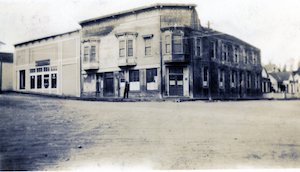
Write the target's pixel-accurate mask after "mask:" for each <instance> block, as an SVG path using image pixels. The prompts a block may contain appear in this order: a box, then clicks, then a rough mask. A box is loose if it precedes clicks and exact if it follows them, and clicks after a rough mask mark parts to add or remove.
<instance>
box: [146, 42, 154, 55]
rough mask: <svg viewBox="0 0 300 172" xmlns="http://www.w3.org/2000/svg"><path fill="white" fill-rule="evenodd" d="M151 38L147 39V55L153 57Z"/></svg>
mask: <svg viewBox="0 0 300 172" xmlns="http://www.w3.org/2000/svg"><path fill="white" fill-rule="evenodd" d="M151 42H152V39H151V38H145V55H146V56H149V55H151Z"/></svg>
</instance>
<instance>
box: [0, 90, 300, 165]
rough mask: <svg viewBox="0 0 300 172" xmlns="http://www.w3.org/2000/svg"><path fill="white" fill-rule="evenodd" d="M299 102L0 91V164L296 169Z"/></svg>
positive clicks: (299, 147)
mask: <svg viewBox="0 0 300 172" xmlns="http://www.w3.org/2000/svg"><path fill="white" fill-rule="evenodd" d="M299 132H300V101H242V102H213V103H208V102H201V101H198V102H184V103H174V102H127V103H112V102H89V101H76V100H64V99H56V98H45V97H38V96H29V95H20V94H4V95H0V136H1V140H0V169H1V170H72V169H79V170H80V169H85V168H96V169H97V168H105V167H113V168H143V169H144V168H146V169H207V168H208V169H211V168H213V169H216V168H217V169H218V168H249V167H250V168H287V167H289V168H292V167H298V168H299V167H300V134H299Z"/></svg>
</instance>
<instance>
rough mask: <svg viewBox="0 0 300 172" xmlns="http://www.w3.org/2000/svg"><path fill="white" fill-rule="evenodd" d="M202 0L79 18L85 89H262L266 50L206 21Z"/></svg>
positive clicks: (214, 92) (89, 92)
mask: <svg viewBox="0 0 300 172" xmlns="http://www.w3.org/2000/svg"><path fill="white" fill-rule="evenodd" d="M195 7H196V6H195V5H192V4H188V5H183V4H156V5H152V6H147V7H141V8H137V9H133V10H129V11H124V12H120V13H116V14H112V15H107V16H103V17H99V18H94V19H89V20H85V21H82V22H80V25H81V27H82V29H81V31H80V35H81V50H82V51H81V57H82V58H81V60H82V61H81V62H82V71H81V74H82V87H81V94H82V96H96V97H123V92H124V87H125V83H126V82H128V83H129V90H130V92H129V97H156V98H163V97H186V98H203V99H207V98H216V99H224V98H247V97H259V96H261V73H262V67H261V59H260V50H259V49H258V48H256V47H254V46H252V45H250V44H248V43H246V42H244V41H242V40H240V39H238V38H236V37H234V36H231V35H228V34H225V33H221V32H218V31H215V30H212V29H210V28H205V27H202V26H201V25H200V20H199V18H198V14H197V11H196V9H195Z"/></svg>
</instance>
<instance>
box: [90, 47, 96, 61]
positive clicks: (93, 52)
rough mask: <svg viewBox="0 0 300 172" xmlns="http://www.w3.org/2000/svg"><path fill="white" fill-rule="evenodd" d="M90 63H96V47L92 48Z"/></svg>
mask: <svg viewBox="0 0 300 172" xmlns="http://www.w3.org/2000/svg"><path fill="white" fill-rule="evenodd" d="M90 61H91V62H95V61H96V46H94V45H93V46H91V56H90Z"/></svg>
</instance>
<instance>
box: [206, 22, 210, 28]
mask: <svg viewBox="0 0 300 172" xmlns="http://www.w3.org/2000/svg"><path fill="white" fill-rule="evenodd" d="M207 28H208V29H210V21H207Z"/></svg>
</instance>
